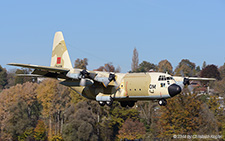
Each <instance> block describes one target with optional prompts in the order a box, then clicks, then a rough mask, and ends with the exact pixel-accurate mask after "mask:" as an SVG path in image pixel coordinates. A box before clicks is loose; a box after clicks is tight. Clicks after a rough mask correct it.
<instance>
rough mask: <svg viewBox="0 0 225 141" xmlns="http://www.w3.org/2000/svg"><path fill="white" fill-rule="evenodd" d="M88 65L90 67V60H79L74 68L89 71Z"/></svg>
mask: <svg viewBox="0 0 225 141" xmlns="http://www.w3.org/2000/svg"><path fill="white" fill-rule="evenodd" d="M87 65H88V59H87V58H84V59H79V58H77V60H75V62H74V68H79V69H85V70H86V69H87Z"/></svg>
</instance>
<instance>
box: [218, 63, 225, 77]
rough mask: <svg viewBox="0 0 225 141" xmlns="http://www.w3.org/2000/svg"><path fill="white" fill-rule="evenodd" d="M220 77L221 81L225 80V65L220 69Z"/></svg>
mask: <svg viewBox="0 0 225 141" xmlns="http://www.w3.org/2000/svg"><path fill="white" fill-rule="evenodd" d="M219 72H220V77H221V79H223V78H225V63H224V64H223V66H221V67H219Z"/></svg>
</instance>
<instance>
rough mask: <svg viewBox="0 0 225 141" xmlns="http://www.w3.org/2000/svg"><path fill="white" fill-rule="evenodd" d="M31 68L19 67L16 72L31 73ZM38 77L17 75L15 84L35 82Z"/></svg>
mask: <svg viewBox="0 0 225 141" xmlns="http://www.w3.org/2000/svg"><path fill="white" fill-rule="evenodd" d="M30 73H31V69H17V70H16V72H15V74H30ZM36 79H37V78H32V77H21V76H16V75H15V85H16V84H23V83H25V82H35V81H36Z"/></svg>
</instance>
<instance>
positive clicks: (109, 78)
mask: <svg viewBox="0 0 225 141" xmlns="http://www.w3.org/2000/svg"><path fill="white" fill-rule="evenodd" d="M111 81H114V82H115V84H116V85H115V86H116V87H118V83H117V81H116V75H115V74H113V73H109V77H108V78H107V79H103V80H102V83H103V85H104V86H105V87H107V86H108V85H109V83H110V82H111Z"/></svg>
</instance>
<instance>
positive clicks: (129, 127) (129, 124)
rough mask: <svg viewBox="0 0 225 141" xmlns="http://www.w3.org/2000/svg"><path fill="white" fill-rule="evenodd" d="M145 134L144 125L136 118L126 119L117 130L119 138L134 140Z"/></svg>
mask: <svg viewBox="0 0 225 141" xmlns="http://www.w3.org/2000/svg"><path fill="white" fill-rule="evenodd" d="M144 135H145V126H144V124H143V123H141V122H139V121H138V120H135V121H134V120H132V119H130V118H128V119H126V121H125V122H124V123H123V126H122V127H121V128H120V130H119V134H118V138H119V139H128V140H135V139H141V138H142V137H143V136H144Z"/></svg>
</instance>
